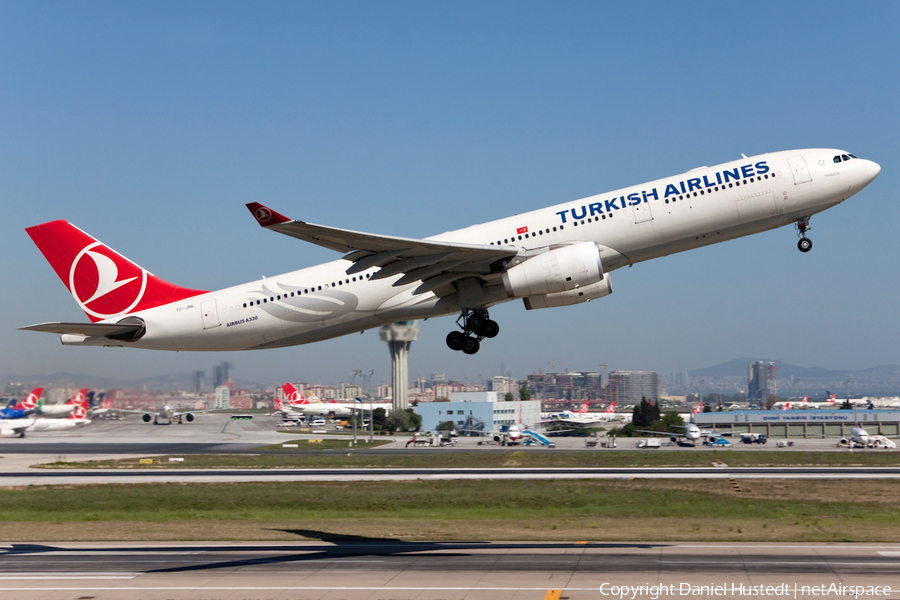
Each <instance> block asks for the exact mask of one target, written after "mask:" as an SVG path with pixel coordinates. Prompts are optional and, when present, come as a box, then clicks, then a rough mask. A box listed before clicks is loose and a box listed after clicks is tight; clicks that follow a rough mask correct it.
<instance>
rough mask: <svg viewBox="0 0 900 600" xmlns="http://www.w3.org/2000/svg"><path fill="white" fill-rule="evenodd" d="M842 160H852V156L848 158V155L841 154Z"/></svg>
mask: <svg viewBox="0 0 900 600" xmlns="http://www.w3.org/2000/svg"><path fill="white" fill-rule="evenodd" d="M841 158H843V159H844V160H850V156H848V155H847V154H841Z"/></svg>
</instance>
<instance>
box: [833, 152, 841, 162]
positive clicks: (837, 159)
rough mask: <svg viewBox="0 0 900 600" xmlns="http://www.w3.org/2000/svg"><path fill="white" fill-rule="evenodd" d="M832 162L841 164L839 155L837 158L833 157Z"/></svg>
mask: <svg viewBox="0 0 900 600" xmlns="http://www.w3.org/2000/svg"><path fill="white" fill-rule="evenodd" d="M834 162H836V163H839V162H841V155H840V154H838V155H837V156H835V157H834Z"/></svg>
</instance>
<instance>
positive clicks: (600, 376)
mask: <svg viewBox="0 0 900 600" xmlns="http://www.w3.org/2000/svg"><path fill="white" fill-rule="evenodd" d="M757 362H759V361H758V360H757V359H755V358H746V357H744V358H737V359H733V360H730V361H727V362H724V363H720V364H717V365H712V366H709V367H702V368H698V369H692V370H690V371H685V372H674V373H672V372H668V373H667V372H659V371H652V372H654V373H657V374H658V375H659V378H660V379H659V382H660V390H661V391H663V392H665V393H669V394H676V395H677V394H696V393H703V394H709V393H722V394H726V395H733V394H735V393H743V394H745V395H748V397H749V396H752V392H753V387H752V385H751V384H750V382H749V377H748V374H747V372H746V371H747V368H748V367H750V366H751V365H754V364H755V363H757ZM761 362H763V363H764V364H768V363H769V362H774V363H775V364H776V366H777V373H778V375H777V382H778V383H777V386H776V387H777V390H778V396H779V397H796V396H798V395H799V396H803V395H806V394H811V395H814V396H818V395H824V394H825V392H826V391H830V392H832V393H837V394H842V395H846V394H848V393H849V394H851V395H853V394H855V395H861V394H862V395H865V394H873V393H874V394H887V395H900V365H880V366H877V367H873V368H869V369H863V370H857V371H854V370H846V369H838V370H830V369H824V368H820V367H801V366H797V365H790V364H787V363H783V362H781V361H769V360H762V361H761ZM216 368H222V365H213V366H212V370H213V371H215V370H216ZM231 370H232V373H233V366H231ZM630 372H633V371H632V370H629V369H611V370H609V371H608V372H607V373H603V372H602V371H594V370H590V369H580V370H579V369H569V370H561V371H557V372H554V371H549V370H544V371H543V373H545V374H548V375H550V374H555V375H567V374H572V373H575V374H589V373H590V374H593V375H595V376H596V379H597V382H595V384H596V385H603V386H605V385H606V383H607V381H608V380H609V375H611V374H612V373H620V374H622V373H630ZM197 374H198V371H192V372H190V373H168V374H164V375H161V376H159V377H154V378H149V379H147V380H128V379H113V380H110V379H106V378H102V377H97V376H91V375H78V374H65V373H62V374H59V373H57V374H54V373H47V374H39V375H34V374H20V375H18V376H16V375H13V376H10V375H8V374H0V388H3V387H6V386H9V385H10V384H12V383H24V384H26V385H45V386H47V387H59V386H62V387H65V386H77V387H80V386H82V385H92V386H95V387H99V388H116V387H128V388H142V387H146V388H147V389H148V390H153V389H173V390H175V389H178V390H183V391H196V381H197ZM537 374H538V371H533V372H530V373H524V374H522V375H521V376H519V377H513V378H512V381H511V383H513V384H514V385H513V387H514V390H515V392H516V393H518V383H520V382H525V381H526V380H530V379H531V378H532V377H533V376H534V375H537ZM797 374H799V375H800V376H799V377H798V376H797ZM361 375H363V374H361V373H357V374H355V375H354V374H351V376H350V377H348V378H347V379H335V380H330V381H324V380H316V381H314V380H312V379H309V378H306V377H303V376H295V377H287V378H283V379H279V380H270V381H266V380H260V379H255V378H253V377H252V375H247V376H245V377H244V378H243V380H242V379H241V375H240V372H239V371H238V374H237V375H235V376H234V379H233V380H229V381H230V382H232V383H234V385H236V386H237V387H238V388H260V389H266V388H270V387H273V386H279V385H281V384H282V383H284V382H285V381H291V382H299V381H303V382H306V383H307V384H309V385H312V386H335V387H340V386H342V385H359V386H360V387H361V389H363V390H364V389H365V387H366V386H368V387H369V388H371V389H372V390H373V391H374V390H375V389H376V388H378V387H385V386H390V379H386V380H380V379H377V378H374V377H373V379H372V380H371V381H369V380H368V379H367V377H368V375H369V374H368V373H366V374H365V375H366V378H363V377H361ZM389 376H390V375H388V377H389ZM433 376H439V377H440V376H443V379H439V380H434V379H432V377H433ZM357 377H358V379H357ZM505 378H506V377H505V376H504V375H500V374H499V373H494V374H489V375H486V376H484V377H482V378H481V379H472V378H466V379H461V378H456V377H453V376H452V375H450V376H448V375H447V374H446V373H435V372H431V373H429V374H427V375H425V374H420V375H417V376H415V377H411V378H410V386H416V385H418V384H419V382H423V381H424V382H427V383H428V385H429V386H430V385H441V384H449V383H456V384H460V383H468V384H474V385H480V386H484V387H485V388H486V389H492V385H498V384H497V382H498V381H499V380H502V379H505ZM601 381H602V384H601V383H600V382H601ZM88 382H91V383H88ZM500 385H505V384H504V383H503V382H502V381H501V382H500ZM156 386H158V387H156ZM23 389H24V388H23ZM213 389H214V388H213V386H211V385H210V386H207V387H206V388H204V390H201V391H206V392H211V391H212V390H213ZM595 393H596V392H595ZM588 397H590V398H594V396H593V395H589V396H588Z"/></svg>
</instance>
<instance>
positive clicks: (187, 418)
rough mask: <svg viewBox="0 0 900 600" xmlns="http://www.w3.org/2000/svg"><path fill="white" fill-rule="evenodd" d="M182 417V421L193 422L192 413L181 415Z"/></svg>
mask: <svg viewBox="0 0 900 600" xmlns="http://www.w3.org/2000/svg"><path fill="white" fill-rule="evenodd" d="M182 417H184V420H185V421H187V422H188V423H193V422H194V413H184V414H183V415H182Z"/></svg>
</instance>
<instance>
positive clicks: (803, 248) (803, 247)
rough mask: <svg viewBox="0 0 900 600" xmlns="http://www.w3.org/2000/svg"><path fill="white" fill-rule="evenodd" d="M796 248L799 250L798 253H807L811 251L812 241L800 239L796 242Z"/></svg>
mask: <svg viewBox="0 0 900 600" xmlns="http://www.w3.org/2000/svg"><path fill="white" fill-rule="evenodd" d="M797 247H798V248H800V252H809V251H810V250H812V240H811V239H809V238H805V237H803V238H800V241H799V242H797Z"/></svg>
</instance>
